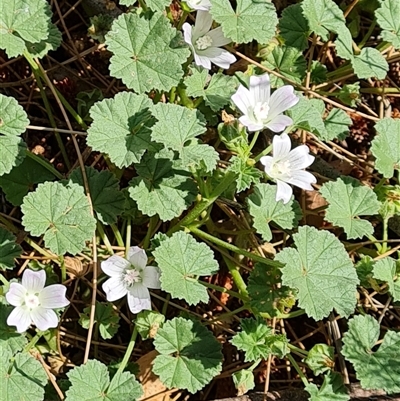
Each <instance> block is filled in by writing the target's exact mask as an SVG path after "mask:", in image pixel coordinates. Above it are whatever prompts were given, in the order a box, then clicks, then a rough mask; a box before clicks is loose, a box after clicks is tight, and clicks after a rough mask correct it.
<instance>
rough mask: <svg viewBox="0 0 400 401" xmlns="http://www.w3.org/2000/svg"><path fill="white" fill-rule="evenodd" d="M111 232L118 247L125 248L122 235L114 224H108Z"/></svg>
mask: <svg viewBox="0 0 400 401" xmlns="http://www.w3.org/2000/svg"><path fill="white" fill-rule="evenodd" d="M110 227H111V230H113V233H114V236H115V239H116V240H117V244H118V246H125V243H124V240H123V238H122V235H121V233H120V231H119V229H118V227H117V225H116V224H115V223H113V224H110Z"/></svg>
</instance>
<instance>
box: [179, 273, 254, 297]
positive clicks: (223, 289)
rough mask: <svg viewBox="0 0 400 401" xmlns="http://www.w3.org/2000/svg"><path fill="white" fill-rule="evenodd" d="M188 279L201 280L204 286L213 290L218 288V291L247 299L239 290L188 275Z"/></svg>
mask: <svg viewBox="0 0 400 401" xmlns="http://www.w3.org/2000/svg"><path fill="white" fill-rule="evenodd" d="M186 280H188V281H193V282H199V283H200V284H202V285H204V287H207V288H210V289H212V290H216V291H219V292H222V293H224V294H229V295H230V296H232V297H235V298H238V299H241V300H242V301H246V300H247V299H246V298H245V297H244V296H243V295H241V294H239V293H238V292H235V291H231V290H228V289H226V288H225V287H221V286H219V285H215V284H211V283H207V282H206V281H202V280H196V279H194V278H190V277H186Z"/></svg>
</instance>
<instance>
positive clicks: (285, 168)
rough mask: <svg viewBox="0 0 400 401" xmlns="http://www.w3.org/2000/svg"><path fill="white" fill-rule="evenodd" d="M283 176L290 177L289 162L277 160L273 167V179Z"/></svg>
mask: <svg viewBox="0 0 400 401" xmlns="http://www.w3.org/2000/svg"><path fill="white" fill-rule="evenodd" d="M282 176H290V163H289V161H288V160H277V161H276V162H275V163H274V164H273V165H272V166H271V177H272V178H279V177H282Z"/></svg>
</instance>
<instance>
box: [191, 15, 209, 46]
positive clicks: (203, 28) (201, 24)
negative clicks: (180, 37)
mask: <svg viewBox="0 0 400 401" xmlns="http://www.w3.org/2000/svg"><path fill="white" fill-rule="evenodd" d="M211 25H212V16H211V14H210V13H209V12H208V11H201V10H200V11H197V14H196V22H195V23H194V28H193V32H192V35H193V36H192V37H193V42H196V40H197V39H198V38H200V37H201V36H204V35H205V34H206V33H207V32H208V31H209V30H210V28H211Z"/></svg>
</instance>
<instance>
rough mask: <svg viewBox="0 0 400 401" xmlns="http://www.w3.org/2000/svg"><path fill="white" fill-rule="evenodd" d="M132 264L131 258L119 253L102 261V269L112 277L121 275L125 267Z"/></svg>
mask: <svg viewBox="0 0 400 401" xmlns="http://www.w3.org/2000/svg"><path fill="white" fill-rule="evenodd" d="M130 266H131V263H130V262H129V260H126V259H124V258H122V257H121V256H118V255H113V256H111V257H109V258H108V259H107V260H105V261H103V262H101V270H103V272H104V273H106V274H107V276H110V277H118V276H121V275H122V273H123V272H124V271H125V269H128V268H129V267H130Z"/></svg>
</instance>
